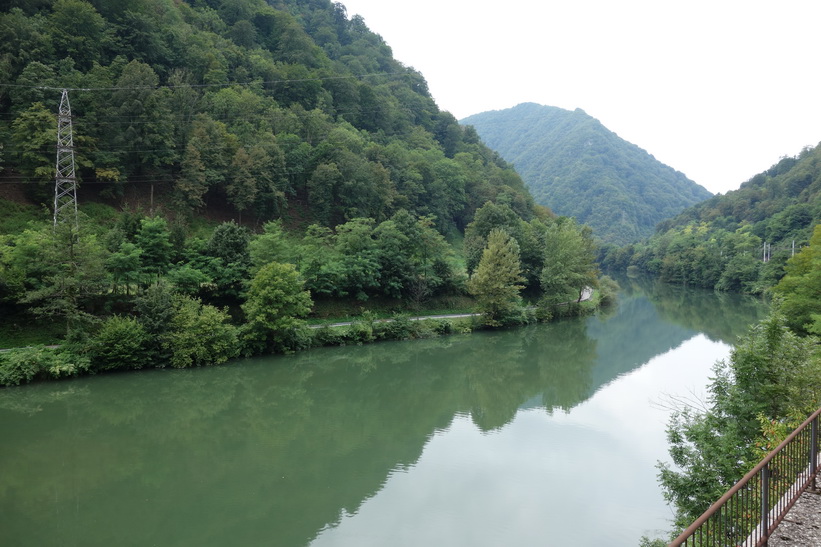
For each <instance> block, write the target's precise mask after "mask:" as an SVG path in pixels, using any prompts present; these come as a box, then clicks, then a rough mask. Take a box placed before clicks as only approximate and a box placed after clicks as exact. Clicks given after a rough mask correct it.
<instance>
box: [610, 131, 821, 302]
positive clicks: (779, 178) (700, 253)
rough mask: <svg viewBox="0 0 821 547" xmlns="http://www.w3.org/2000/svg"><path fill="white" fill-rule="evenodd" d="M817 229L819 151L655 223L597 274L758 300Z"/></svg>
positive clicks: (820, 188) (803, 154) (790, 160)
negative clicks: (644, 277) (651, 278)
mask: <svg viewBox="0 0 821 547" xmlns="http://www.w3.org/2000/svg"><path fill="white" fill-rule="evenodd" d="M819 222H821V145H819V146H816V147H815V148H807V149H805V150H803V151H802V152H801V153H800V154H798V155H797V156H795V157H787V158H782V159H781V160H780V161H779V162H778V163H777V164H775V165H773V166H772V167H771V168H770V169H768V170H767V171H765V172H763V173H760V174H758V175H756V176H754V177H753V178H751V179H750V180H748V181H747V182H745V183H743V184H742V185H741V187H740V188H739V189H738V190H734V191H732V192H727V193H726V194H724V195H717V196H713V197H712V198H710V199H708V200H706V201H703V202H701V203H699V204H698V205H695V206H693V207H690V208H688V209H686V210H684V211H682V212H681V213H680V214H679V215H677V216H676V217H674V218H671V219H668V220H666V221H664V222H662V223H660V224H659V226H658V232H657V233H656V234H655V235H654V236H653V237H652V238H650V239H649V240H648V241H646V242H642V243H640V244H637V245H629V246H627V247H624V248H621V249H610V250H609V251H608V252H607V253H606V256H605V258H604V260H603V262H602V266H603V267H605V268H612V269H623V268H625V267H628V266H635V267H636V268H638V269H640V270H644V271H647V272H650V273H653V274H657V275H659V276H660V278H661V279H662V280H663V281H669V282H674V283H683V284H688V285H697V286H702V287H707V288H716V289H722V290H731V291H742V292H752V293H758V292H762V291H764V290H766V289H767V288H768V287H770V286H772V285H774V284H775V283H776V282H777V281H778V280H779V279H780V278H781V277H782V276H783V275H784V266H785V264H786V262H787V259H789V258H790V257H791V256H792V254H793V253H794V252H797V251H798V250H799V249H800V248H801V247H802V246H804V245H806V244H807V243H808V241H809V239H810V236H811V234H812V231H813V227H814V226H815V225H817V224H818V223H819Z"/></svg>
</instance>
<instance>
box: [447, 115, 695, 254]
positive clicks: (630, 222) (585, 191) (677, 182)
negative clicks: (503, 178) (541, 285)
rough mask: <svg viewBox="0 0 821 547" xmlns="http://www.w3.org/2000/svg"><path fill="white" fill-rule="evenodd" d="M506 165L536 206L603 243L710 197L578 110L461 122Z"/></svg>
mask: <svg viewBox="0 0 821 547" xmlns="http://www.w3.org/2000/svg"><path fill="white" fill-rule="evenodd" d="M461 123H462V124H466V125H472V126H473V127H475V128H476V131H477V132H478V133H479V136H481V138H482V139H483V140H484V142H485V143H487V145H488V146H490V147H491V148H493V149H494V150H497V151H498V152H499V154H501V156H502V157H503V158H504V159H505V160H507V161H508V162H510V163H513V165H514V167H515V168H516V170H517V171H518V172H519V174H520V175H521V176H522V178H523V179H524V181H525V183H526V184H527V185H528V187H529V188H530V191H531V193H532V194H533V197H534V199H535V200H536V202H537V203H539V204H542V205H546V206H548V207H550V208H551V209H553V210H554V211H555V212H556V213H558V214H561V215H567V216H573V217H576V219H578V220H579V221H580V222H583V223H585V224H588V225H590V226H591V227H593V229H594V231H595V234H596V235H597V236H598V237H600V238H601V239H602V240H604V241H606V242H610V243H617V244H624V243H628V242H632V241H638V240H639V239H641V238H643V237H648V236H650V235H651V234H652V233H653V227H654V226H655V225H656V224H657V223H658V222H660V221H662V220H664V219H667V218H670V217H672V216H674V215H676V214H677V213H679V212H681V211H682V210H683V209H684V208H686V207H688V206H690V205H693V204H695V203H698V202H699V201H702V200H704V199H707V198H708V197H710V195H711V194H710V192H709V191H707V190H706V189H704V188H703V187H701V186H699V185H698V184H696V183H695V182H693V181H691V180H690V179H688V178H687V177H686V176H684V174H682V173H680V172H678V171H676V170H674V169H672V168H671V167H668V166H667V165H664V164H663V163H661V162H659V161H658V160H656V159H655V158H654V157H653V156H651V155H650V154H648V153H647V152H645V151H644V150H642V149H641V148H639V147H638V146H636V145H633V144H630V143H629V142H627V141H625V140H623V139H621V138H619V136H618V135H616V134H615V133H613V132H612V131H610V130H608V129H607V128H606V127H604V126H603V125H602V124H601V122H599V121H598V120H596V119H595V118H593V117H591V116H589V115H588V114H586V113H585V112H584V111H582V110H579V109H577V110H575V111H573V112H571V111H569V110H564V109H561V108H556V107H552V106H541V105H538V104H534V103H523V104H520V105H518V106H516V107H513V108H509V109H507V110H497V111H492V112H484V113H481V114H475V115H473V116H469V117H467V118H465V119H463V120H461Z"/></svg>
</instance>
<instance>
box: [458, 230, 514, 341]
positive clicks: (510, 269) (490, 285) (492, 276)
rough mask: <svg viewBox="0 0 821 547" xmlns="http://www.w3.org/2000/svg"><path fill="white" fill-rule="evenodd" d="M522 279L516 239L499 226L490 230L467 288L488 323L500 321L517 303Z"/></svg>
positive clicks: (498, 323) (496, 323) (498, 322)
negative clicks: (480, 257) (499, 228)
mask: <svg viewBox="0 0 821 547" xmlns="http://www.w3.org/2000/svg"><path fill="white" fill-rule="evenodd" d="M523 281H524V277H522V266H521V263H520V262H519V245H518V244H517V243H516V240H515V239H513V238H512V237H510V236H509V235H508V234H507V233H506V232H504V231H502V230H498V229H494V230H491V232H490V235H488V241H487V247H485V250H484V251H483V252H482V259H481V260H480V261H479V266H478V267H477V268H476V271H475V272H473V275H471V276H470V280H469V281H468V291H470V293H471V294H472V295H474V296H475V297H476V300H477V301H478V307H479V311H481V312H482V313H483V314H484V316H485V321H486V322H487V323H488V324H489V325H500V324H501V323H502V320H503V319H504V318H505V316H506V315H509V314H510V313H511V312H513V311H514V310H516V309H517V308H518V307H520V302H521V299H520V297H519V293H520V292H521V290H522V289H523V288H524V286H523V285H521V284H520V283H522V282H523Z"/></svg>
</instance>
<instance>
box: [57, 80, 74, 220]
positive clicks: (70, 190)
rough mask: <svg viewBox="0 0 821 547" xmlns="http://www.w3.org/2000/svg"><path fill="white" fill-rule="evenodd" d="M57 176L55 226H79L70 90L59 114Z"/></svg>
mask: <svg viewBox="0 0 821 547" xmlns="http://www.w3.org/2000/svg"><path fill="white" fill-rule="evenodd" d="M56 171H57V174H56V175H55V181H54V225H55V226H57V225H58V224H60V223H64V222H71V223H72V224H74V226H75V227H76V226H77V179H76V177H75V175H74V137H73V135H72V129H71V105H70V104H69V103H68V90H67V89H64V90H63V96H62V98H61V99H60V111H59V113H58V114H57V169H56Z"/></svg>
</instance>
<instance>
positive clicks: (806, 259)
mask: <svg viewBox="0 0 821 547" xmlns="http://www.w3.org/2000/svg"><path fill="white" fill-rule="evenodd" d="M785 271H786V275H785V276H784V277H783V278H782V279H781V281H780V282H779V283H778V285H776V286H775V287H774V289H773V292H774V293H775V294H777V295H779V296H780V297H781V298H783V302H782V308H781V309H782V310H783V312H784V315H785V316H786V317H787V318H788V319H787V322H788V324H789V326H790V328H792V329H793V330H795V331H796V332H800V333H807V332H813V333H815V334H821V331H820V330H819V329H818V325H819V314H821V298H819V294H821V224H818V225H817V226H816V227H815V230H814V231H813V235H812V237H811V238H810V242H809V245H808V246H807V247H804V248H803V249H801V251H800V252H799V253H798V254H796V255H795V256H794V257H793V258H791V259H790V260H789V261H787V265H786V267H785Z"/></svg>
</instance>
